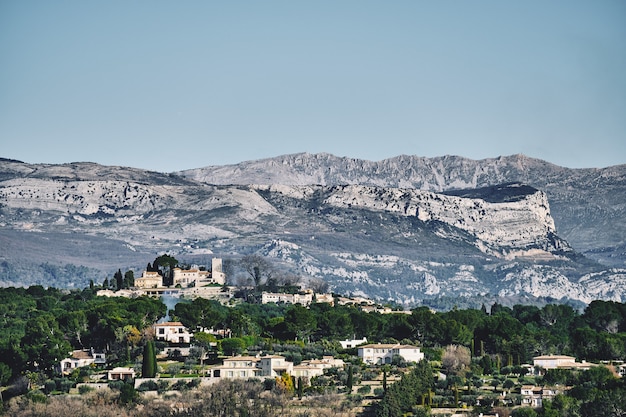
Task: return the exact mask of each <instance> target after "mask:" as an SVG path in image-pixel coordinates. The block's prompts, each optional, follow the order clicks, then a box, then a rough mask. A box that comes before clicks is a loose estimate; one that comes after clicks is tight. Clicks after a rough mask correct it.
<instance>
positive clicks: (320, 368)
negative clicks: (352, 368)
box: [291, 356, 345, 378]
mask: <svg viewBox="0 0 626 417" xmlns="http://www.w3.org/2000/svg"><path fill="white" fill-rule="evenodd" d="M344 365H345V363H344V361H343V360H341V359H335V358H333V357H332V356H324V357H323V358H322V359H310V360H305V361H302V362H301V363H300V365H294V366H293V371H292V374H291V375H293V376H295V377H306V378H313V377H314V376H319V375H323V374H324V369H329V368H343V366H344Z"/></svg>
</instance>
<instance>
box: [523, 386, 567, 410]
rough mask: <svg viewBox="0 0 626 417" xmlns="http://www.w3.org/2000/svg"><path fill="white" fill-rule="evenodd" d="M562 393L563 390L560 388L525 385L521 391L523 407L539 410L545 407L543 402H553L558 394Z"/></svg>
mask: <svg viewBox="0 0 626 417" xmlns="http://www.w3.org/2000/svg"><path fill="white" fill-rule="evenodd" d="M562 393H563V389H562V388H559V387H537V386H534V385H524V386H522V389H521V395H522V406H525V407H533V408H539V407H542V406H543V401H545V400H552V399H554V397H556V396H557V395H558V394H562Z"/></svg>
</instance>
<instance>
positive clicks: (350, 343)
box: [339, 337, 367, 349]
mask: <svg viewBox="0 0 626 417" xmlns="http://www.w3.org/2000/svg"><path fill="white" fill-rule="evenodd" d="M365 343H367V337H364V338H363V339H352V340H349V339H346V340H340V341H339V344H340V345H341V348H342V349H352V348H355V347H357V346H359V345H363V344H365Z"/></svg>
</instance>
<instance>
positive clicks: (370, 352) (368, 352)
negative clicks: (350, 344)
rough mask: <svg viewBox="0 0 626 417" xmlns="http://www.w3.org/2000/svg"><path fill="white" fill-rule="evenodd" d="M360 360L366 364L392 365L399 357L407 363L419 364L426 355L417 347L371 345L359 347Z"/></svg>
mask: <svg viewBox="0 0 626 417" xmlns="http://www.w3.org/2000/svg"><path fill="white" fill-rule="evenodd" d="M358 355H359V358H361V360H362V361H363V362H365V363H368V364H375V365H383V364H386V363H391V361H392V359H393V357H394V356H396V355H398V356H400V357H401V358H403V359H404V360H405V361H407V362H419V361H421V360H422V359H424V353H423V352H421V351H420V348H419V347H417V346H411V345H400V344H370V345H364V346H359V348H358Z"/></svg>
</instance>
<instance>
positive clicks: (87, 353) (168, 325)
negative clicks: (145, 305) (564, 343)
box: [59, 258, 626, 407]
mask: <svg viewBox="0 0 626 417" xmlns="http://www.w3.org/2000/svg"><path fill="white" fill-rule="evenodd" d="M233 292H234V288H232V287H227V286H226V276H225V274H224V272H223V268H222V260H221V259H219V258H213V260H212V268H211V271H210V272H209V271H204V270H201V269H199V268H192V269H181V268H175V269H174V270H173V286H172V287H164V286H163V277H162V276H161V275H160V274H159V273H158V272H151V271H144V272H143V274H142V276H141V277H140V278H137V279H135V288H133V289H129V290H119V291H116V292H113V291H110V290H101V291H98V295H99V296H116V297H119V296H123V297H138V296H143V295H148V296H162V295H170V296H174V297H185V298H196V297H202V298H212V299H221V300H222V301H224V300H228V299H230V298H231V297H232V296H233ZM261 302H262V303H263V304H267V303H284V304H300V305H303V306H306V307H308V306H310V305H311V304H312V303H329V304H331V305H334V304H339V305H355V306H357V307H359V308H360V309H361V310H362V311H365V312H377V313H381V314H390V313H407V314H410V312H405V311H395V310H391V309H390V308H387V307H383V306H380V305H378V304H376V303H375V302H374V301H372V300H369V299H366V298H361V297H354V298H348V297H337V296H333V295H332V294H316V293H314V292H313V291H312V290H304V291H301V292H299V293H296V294H285V293H274V292H263V293H262V295H261ZM227 332H228V330H225V331H223V334H222V335H221V336H223V337H227V336H228V335H227ZM154 337H155V339H156V340H160V341H164V342H166V344H167V347H166V348H165V350H164V351H163V352H162V353H163V354H168V353H171V352H172V351H173V350H178V352H179V353H180V354H181V355H182V356H187V355H188V354H189V349H190V348H189V347H190V345H191V344H192V342H193V334H192V333H191V332H190V331H189V330H188V329H186V328H185V326H183V324H182V323H179V322H165V323H157V324H155V325H154ZM339 343H340V344H341V347H342V348H343V349H353V348H355V349H356V350H357V354H358V357H359V358H360V359H361V360H362V361H363V363H366V364H369V365H384V364H390V363H392V362H393V361H394V358H402V359H403V360H404V361H405V362H407V363H411V362H414V363H417V362H419V361H421V360H423V359H424V353H423V352H421V350H420V348H419V347H417V346H412V345H406V344H377V343H370V344H368V342H367V339H366V338H362V339H353V340H344V341H340V342H339ZM98 365H100V366H105V365H106V358H105V355H104V353H98V352H94V351H93V350H76V351H74V352H72V355H71V357H69V358H67V359H64V360H63V361H61V363H60V364H59V373H61V374H66V375H67V374H70V373H71V372H72V371H73V370H74V369H76V368H80V367H83V366H98ZM343 366H344V362H343V361H342V360H341V359H336V358H334V357H332V356H324V357H323V358H321V359H314V360H305V361H302V362H301V363H299V364H294V363H293V362H290V361H288V360H286V358H285V357H283V356H279V355H257V356H233V357H227V358H225V359H223V362H222V364H221V365H217V366H213V367H210V368H208V369H207V371H206V377H205V378H203V380H205V381H206V380H208V381H209V383H211V382H214V381H217V380H219V379H220V378H271V377H277V376H280V375H282V374H284V373H287V374H289V375H291V376H293V377H305V378H309V379H310V378H313V377H315V376H319V375H322V374H323V373H324V371H325V370H326V369H328V368H333V367H338V368H342V367H343ZM591 366H596V365H594V364H591V363H587V362H576V359H575V358H574V357H571V356H563V355H547V356H538V357H535V358H534V360H533V365H532V366H531V365H528V368H529V371H530V372H531V373H532V374H541V373H542V372H545V370H548V369H556V368H563V369H575V370H585V369H589V368H590V367H591ZM616 373H618V374H619V375H620V376H622V377H626V365H621V366H618V367H617V368H616ZM136 376H137V375H136V371H135V370H134V369H133V368H114V369H111V370H109V371H107V375H106V377H107V379H108V380H116V379H123V380H128V379H134V380H135V381H136V382H135V383H136V385H138V384H139V383H141V382H142V380H141V379H138V378H136ZM563 390H564V388H563V387H537V386H523V387H522V388H521V395H522V404H523V405H526V406H531V407H540V406H541V405H542V403H543V401H544V400H546V399H552V398H553V397H554V396H556V395H557V394H560V393H562V392H563Z"/></svg>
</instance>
